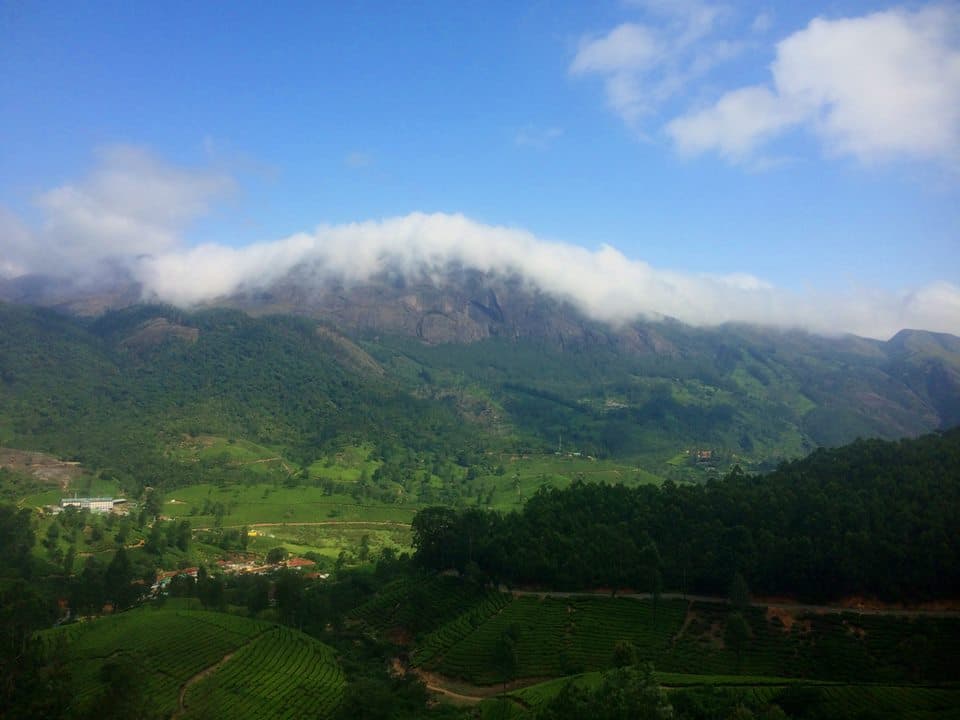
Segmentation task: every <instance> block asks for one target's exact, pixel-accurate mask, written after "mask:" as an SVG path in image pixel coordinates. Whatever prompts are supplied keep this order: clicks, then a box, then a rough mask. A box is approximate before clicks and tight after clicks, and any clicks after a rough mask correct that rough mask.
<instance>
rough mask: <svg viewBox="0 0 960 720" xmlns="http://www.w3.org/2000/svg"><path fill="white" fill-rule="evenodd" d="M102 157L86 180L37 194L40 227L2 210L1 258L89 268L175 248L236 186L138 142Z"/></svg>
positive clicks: (37, 265)
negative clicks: (137, 145) (9, 217)
mask: <svg viewBox="0 0 960 720" xmlns="http://www.w3.org/2000/svg"><path fill="white" fill-rule="evenodd" d="M97 159H98V164H97V167H96V168H95V169H94V171H93V172H92V173H91V174H90V175H89V176H88V177H86V178H85V179H84V180H82V181H81V182H78V183H68V184H66V185H61V186H59V187H56V188H53V189H52V190H49V191H47V192H45V193H43V194H42V195H40V196H39V197H38V198H37V205H38V207H39V208H40V209H41V210H42V211H43V213H44V218H45V219H44V222H43V224H42V226H41V227H40V228H38V229H36V230H35V231H32V232H31V231H28V230H26V229H25V228H24V227H23V226H22V224H20V225H21V227H20V228H19V230H18V229H17V227H15V226H14V223H12V222H11V221H10V220H7V221H6V222H5V221H4V220H3V218H2V217H0V227H2V228H3V232H4V236H3V238H2V242H3V244H4V246H5V247H4V250H5V252H4V253H3V255H4V256H5V257H4V263H3V265H5V266H13V267H20V268H24V269H28V270H31V271H40V272H48V273H51V274H58V273H59V272H70V273H73V274H76V273H81V274H83V273H88V272H93V271H95V270H96V269H97V267H98V266H100V265H102V263H103V262H104V261H109V260H111V259H112V258H126V257H132V256H137V255H144V254H157V253H162V252H167V251H170V250H173V249H175V248H177V247H178V246H179V245H180V242H181V233H182V231H183V230H184V228H186V227H187V225H188V224H189V223H190V222H191V221H193V220H194V219H195V218H197V217H199V216H201V215H203V214H204V213H206V212H207V210H208V209H209V207H210V204H211V203H212V202H213V201H214V200H216V199H217V198H220V197H223V196H224V195H225V194H227V193H229V192H230V191H231V190H232V188H233V181H232V180H231V179H230V178H229V177H227V176H225V175H221V174H218V173H214V172H211V171H207V170H196V171H195V170H186V169H183V168H176V167H173V166H171V165H168V164H166V163H164V162H162V161H160V160H158V159H157V158H155V157H153V156H152V155H150V154H149V153H148V152H146V151H144V150H142V149H139V148H134V147H129V146H112V147H109V148H105V149H103V150H101V151H99V152H98V157H97Z"/></svg>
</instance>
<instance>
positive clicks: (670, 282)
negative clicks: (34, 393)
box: [0, 149, 960, 337]
mask: <svg viewBox="0 0 960 720" xmlns="http://www.w3.org/2000/svg"><path fill="white" fill-rule="evenodd" d="M231 186H232V182H231V181H230V179H229V178H226V177H223V176H220V175H217V174H212V173H209V172H208V171H203V170H199V171H197V170H184V169H181V168H174V167H171V166H169V165H166V164H164V163H162V162H160V161H158V160H156V159H155V158H152V157H150V156H149V155H147V154H145V153H143V152H142V151H131V150H129V149H123V150H119V151H110V152H107V153H105V154H104V155H103V156H102V159H101V166H100V167H98V169H97V170H95V171H94V172H93V173H92V174H91V175H90V176H89V177H88V178H87V179H86V180H84V181H83V182H80V183H74V184H69V185H64V186H62V187H61V188H58V189H57V190H55V191H51V192H49V193H45V194H44V195H43V196H42V202H41V204H40V205H41V208H42V210H43V211H44V212H45V213H46V219H45V220H44V221H43V222H41V223H39V224H38V225H37V226H36V227H31V226H29V225H27V224H25V223H24V222H23V221H21V220H20V219H18V218H17V217H16V216H14V215H13V214H11V213H9V212H6V211H3V209H2V208H0V273H4V274H6V275H7V276H16V275H19V274H23V273H26V272H39V273H45V274H51V275H62V276H69V277H71V279H74V280H77V279H82V278H85V277H86V278H91V277H95V276H96V274H97V270H98V268H100V267H102V266H104V265H106V266H108V267H110V268H122V269H124V270H125V271H126V273H127V274H128V275H129V276H130V277H132V278H133V279H135V280H138V281H139V282H140V283H142V285H143V289H144V297H145V298H155V299H159V300H163V301H167V302H172V303H175V304H179V305H191V304H195V303H199V302H204V301H210V300H214V299H216V298H218V297H222V296H225V295H229V294H231V293H233V292H235V291H237V290H240V289H257V288H264V289H265V288H268V287H269V286H270V285H271V284H272V283H274V282H277V281H280V280H283V279H284V278H286V277H287V276H288V275H289V274H291V273H294V274H295V275H296V277H297V279H298V281H301V282H314V283H317V284H319V283H322V282H323V281H324V280H326V279H328V278H330V277H332V276H333V277H336V278H338V279H339V280H341V281H343V282H347V283H362V282H365V281H367V280H369V279H371V278H372V277H374V276H375V275H377V274H379V273H382V272H384V271H387V270H398V271H401V272H403V273H405V274H406V275H408V276H417V277H419V276H423V277H428V278H429V277H440V276H441V275H442V274H443V272H444V271H445V270H446V269H447V268H448V267H449V266H450V264H451V263H454V264H459V265H462V266H466V267H471V268H476V269H478V270H480V271H485V272H489V273H496V274H499V275H501V276H503V275H514V274H516V275H519V276H521V277H523V278H525V280H526V281H527V282H528V283H530V284H531V286H535V287H537V288H539V289H541V290H542V291H544V292H547V293H550V294H552V295H554V296H556V297H559V298H563V299H566V300H568V301H570V302H571V303H573V304H575V305H576V306H577V307H579V308H580V309H581V310H582V311H583V312H585V313H586V314H588V315H589V316H591V317H593V318H595V319H598V320H602V321H607V322H611V323H620V322H624V321H629V320H631V319H634V318H638V317H649V318H657V317H663V316H671V317H675V318H678V319H680V320H682V321H684V322H687V323H691V324H696V325H715V324H719V323H724V322H729V321H736V322H746V323H760V324H766V325H773V326H781V327H803V328H807V329H810V330H813V331H819V332H839V331H849V332H855V333H858V334H861V335H868V336H872V337H888V336H890V335H891V334H893V333H894V332H896V331H897V330H899V329H901V328H903V327H915V328H924V329H928V330H938V331H943V332H951V333H954V334H960V287H957V286H956V285H952V284H949V283H935V284H932V285H929V286H927V287H923V288H919V289H914V290H911V291H906V292H903V293H892V292H886V291H879V290H870V289H852V290H850V291H849V292H847V293H842V294H837V293H816V292H806V293H794V292H789V291H786V290H783V289H780V288H777V287H775V286H773V285H771V284H769V283H767V282H765V281H763V280H762V279H759V278H756V277H754V276H752V275H750V274H746V273H734V274H729V275H722V276H716V275H702V274H693V273H684V272H678V271H672V270H664V269H660V268H655V267H652V266H651V265H649V264H647V263H645V262H643V261H641V260H635V259H631V258H628V257H626V256H625V255H623V253H621V252H620V251H618V250H617V249H615V248H613V247H610V246H602V247H601V248H599V249H597V250H590V249H587V248H584V247H579V246H576V245H571V244H567V243H561V242H552V241H548V240H544V239H542V238H539V237H537V236H535V235H533V234H532V233H529V232H526V231H524V230H521V229H517V228H511V227H502V226H491V225H486V224H483V223H479V222H476V221H474V220H471V219H469V218H467V217H464V216H462V215H450V214H443V213H437V214H429V215H428V214H423V213H412V214H409V215H405V216H402V217H394V218H388V219H385V220H377V221H366V222H357V223H348V224H343V225H330V226H322V227H319V228H317V229H316V230H315V231H314V232H312V233H298V234H296V235H293V236H290V237H288V238H284V239H280V240H275V241H269V242H262V243H256V244H252V245H247V246H245V247H229V246H225V245H220V244H214V243H206V244H201V245H197V246H193V247H190V246H187V245H186V243H184V241H183V240H182V237H181V235H180V232H181V231H182V229H183V228H184V227H185V226H186V224H187V223H188V222H189V221H190V220H192V219H194V218H196V217H197V216H198V215H199V214H200V213H202V212H203V211H204V210H205V209H206V208H207V207H208V205H209V204H210V203H211V202H212V201H213V200H214V199H215V197H217V196H219V195H221V194H222V193H224V192H226V191H228V190H229V188H230V187H231Z"/></svg>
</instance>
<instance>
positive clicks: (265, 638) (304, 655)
mask: <svg viewBox="0 0 960 720" xmlns="http://www.w3.org/2000/svg"><path fill="white" fill-rule="evenodd" d="M344 685H345V681H344V677H343V673H342V672H341V671H340V667H339V666H338V665H337V662H336V659H335V658H334V657H333V651H332V650H331V649H330V648H328V647H327V646H326V645H323V644H322V643H320V642H317V641H316V640H314V639H313V638H311V637H309V636H308V635H304V634H303V633H301V632H298V631H296V630H291V629H289V628H284V627H273V628H271V629H269V630H268V631H266V632H265V633H263V634H262V635H259V636H258V637H256V638H255V639H254V640H253V641H251V642H249V643H247V644H246V645H244V646H243V647H242V648H241V649H240V650H238V651H237V653H236V654H235V655H233V656H232V657H231V658H230V659H229V660H227V661H226V662H225V663H224V664H223V665H222V666H221V667H220V668H219V669H218V670H217V671H216V672H214V673H212V674H211V675H209V676H208V677H206V678H204V679H202V680H200V681H199V682H198V683H196V684H194V685H192V686H191V687H190V689H189V690H188V692H187V693H186V696H185V698H184V708H185V712H184V713H183V715H182V717H184V718H196V719H197V720H201V719H203V718H213V717H222V718H278V719H279V718H302V717H307V716H309V717H321V718H322V717H329V716H330V715H331V714H332V713H333V712H334V710H336V708H337V706H338V705H339V704H340V699H341V697H342V696H343V689H344Z"/></svg>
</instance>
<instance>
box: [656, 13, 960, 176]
mask: <svg viewBox="0 0 960 720" xmlns="http://www.w3.org/2000/svg"><path fill="white" fill-rule="evenodd" d="M770 73H771V82H770V83H769V84H768V85H753V86H749V87H743V88H739V89H736V90H731V91H729V92H727V93H725V94H724V95H723V96H722V97H720V98H719V99H718V100H717V101H716V102H715V103H714V104H712V105H709V106H707V107H705V108H702V109H700V110H696V111H693V112H690V113H688V114H686V115H683V116H681V117H678V118H676V119H674V120H673V121H671V122H670V123H669V124H668V125H667V132H668V134H669V135H670V136H671V138H672V139H673V141H674V143H675V144H676V147H677V149H678V150H679V151H681V152H683V153H686V154H698V153H703V152H707V151H716V152H718V153H720V154H721V155H722V156H724V157H726V158H728V159H730V160H733V161H744V160H746V161H750V160H751V159H752V158H753V157H754V156H755V155H756V154H757V153H758V152H759V151H760V150H761V149H762V148H764V147H765V145H766V144H767V143H768V142H770V141H771V140H773V139H774V138H776V137H778V136H781V135H783V134H784V133H786V132H788V131H790V130H793V129H796V128H803V129H806V130H809V131H811V132H812V133H814V134H815V135H816V137H818V138H819V139H820V140H821V142H822V143H823V146H824V148H825V150H826V152H827V153H829V154H836V155H845V156H852V157H854V158H856V159H857V160H859V161H860V162H862V163H865V164H870V163H874V162H877V161H882V160H887V159H890V158H897V157H908V158H920V159H927V160H936V161H946V162H947V163H949V164H956V163H957V162H958V160H960V6H956V5H952V6H948V5H942V6H933V7H928V8H925V9H920V10H917V11H913V12H911V11H908V10H903V9H895V10H889V11H885V12H877V13H872V14H869V15H866V16H863V17H857V18H847V19H839V20H826V19H821V18H818V19H815V20H813V21H812V22H811V23H810V24H809V25H808V26H807V27H806V28H804V29H803V30H800V31H798V32H796V33H794V34H792V35H790V36H789V37H787V38H786V39H784V40H782V41H781V42H780V43H779V44H778V45H777V48H776V59H775V60H774V62H773V64H772V65H771V68H770Z"/></svg>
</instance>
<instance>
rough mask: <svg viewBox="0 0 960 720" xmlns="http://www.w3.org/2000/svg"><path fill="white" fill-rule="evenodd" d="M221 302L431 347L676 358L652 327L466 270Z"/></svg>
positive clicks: (274, 291)
mask: <svg viewBox="0 0 960 720" xmlns="http://www.w3.org/2000/svg"><path fill="white" fill-rule="evenodd" d="M214 304H217V305H227V306H230V307H235V308H238V309H242V310H244V311H246V312H249V313H251V314H265V313H275V312H291V313H296V314H304V315H308V316H310V317H315V318H318V319H322V320H324V321H326V322H329V323H330V324H332V325H334V326H336V327H338V328H340V329H342V330H344V331H347V332H360V333H363V334H373V335H376V334H399V335H407V336H410V337H416V338H419V339H420V340H422V341H424V342H426V343H430V344H443V343H472V342H476V341H479V340H485V339H487V338H491V337H502V338H511V339H515V340H519V339H532V340H536V341H539V342H546V343H549V344H551V345H553V344H555V345H557V346H559V347H560V348H564V349H566V348H576V347H584V346H588V345H615V346H618V347H620V348H622V349H624V350H630V351H634V352H655V353H660V354H672V353H674V352H676V348H675V347H674V346H673V345H672V343H671V342H670V341H669V340H667V339H666V338H665V337H664V336H663V335H662V334H660V333H658V332H657V331H656V329H655V328H654V327H652V326H651V325H649V324H646V325H645V324H633V325H625V326H622V327H618V328H613V327H609V326H605V325H602V324H600V323H596V322H593V321H590V320H588V319H587V318H585V317H584V315H583V314H582V313H581V312H579V311H578V310H577V309H576V308H575V307H574V306H573V305H571V304H570V303H569V302H565V301H564V300H562V299H556V298H554V297H552V296H550V295H547V294H545V293H543V292H541V291H539V290H538V289H537V288H535V287H533V286H531V285H530V284H528V283H527V282H525V281H524V280H523V279H521V278H519V277H509V278H502V277H497V276H489V275H484V274H482V273H479V272H474V271H465V270H460V271H456V272H451V273H448V274H447V275H446V276H445V277H443V278H442V279H440V280H439V281H437V280H434V279H426V278H423V279H419V280H416V281H410V280H407V279H405V278H403V277H401V276H382V277H379V278H375V279H374V280H372V281H370V282H366V283H362V284H353V285H347V284H344V283H339V282H333V283H329V284H326V285H324V286H321V287H315V288H312V289H308V288H307V287H305V286H304V285H303V284H301V283H297V282H294V281H285V282H283V283H279V284H277V285H275V286H273V287H271V288H270V289H269V290H258V291H249V292H240V293H237V294H234V295H232V296H230V297H228V298H222V299H220V300H218V301H217V302H216V303H214Z"/></svg>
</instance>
